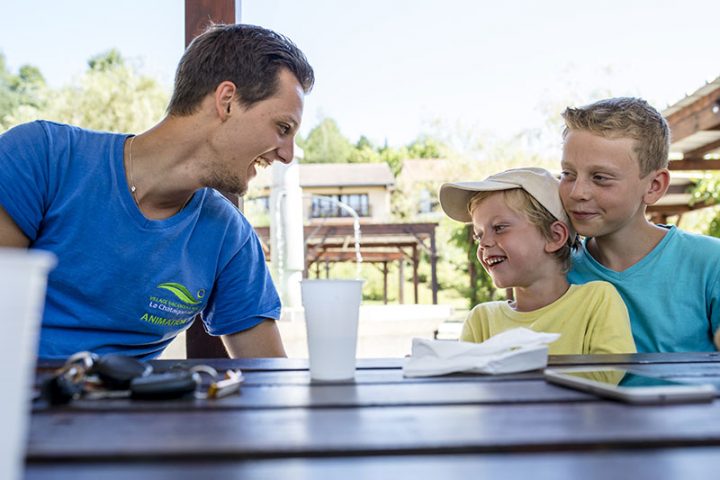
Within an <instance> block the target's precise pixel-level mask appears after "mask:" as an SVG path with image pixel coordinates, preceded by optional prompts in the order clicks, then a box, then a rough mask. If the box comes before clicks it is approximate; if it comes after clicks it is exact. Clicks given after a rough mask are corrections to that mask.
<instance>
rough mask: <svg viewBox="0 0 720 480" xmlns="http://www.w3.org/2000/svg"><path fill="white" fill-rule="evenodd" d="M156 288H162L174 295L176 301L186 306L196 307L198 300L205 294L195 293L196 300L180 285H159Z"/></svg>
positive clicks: (201, 292)
mask: <svg viewBox="0 0 720 480" xmlns="http://www.w3.org/2000/svg"><path fill="white" fill-rule="evenodd" d="M157 288H164V289H165V290H168V291H170V292H171V293H172V294H173V295H175V296H176V297H177V298H178V300H180V301H181V302H183V303H184V304H186V305H198V304H200V300H199V299H200V298H202V297H203V296H204V294H205V291H204V290H200V291H199V292H198V293H197V296H198V298H195V297H193V295H192V293H190V290H188V289H187V287H185V285H182V284H180V283H173V282H168V283H161V284H160V285H158V286H157Z"/></svg>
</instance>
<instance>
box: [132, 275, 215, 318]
mask: <svg viewBox="0 0 720 480" xmlns="http://www.w3.org/2000/svg"><path fill="white" fill-rule="evenodd" d="M156 288H159V289H162V290H166V291H167V292H170V293H171V294H172V296H169V295H168V294H167V293H165V295H161V294H158V295H151V296H150V298H149V299H148V304H147V307H146V308H147V309H148V310H149V311H147V312H145V313H144V314H143V315H142V316H141V317H140V320H142V321H144V322H148V323H152V324H154V325H162V326H166V327H180V326H185V325H186V324H188V323H190V322H192V320H193V318H195V315H197V314H198V312H200V310H201V309H202V307H203V306H202V298H203V297H204V296H205V290H204V289H200V290H198V292H197V293H196V294H195V295H193V294H192V293H190V290H189V289H188V288H187V287H186V286H185V285H183V284H181V283H176V282H166V283H161V284H159V285H157V286H156Z"/></svg>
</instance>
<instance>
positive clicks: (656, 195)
mask: <svg viewBox="0 0 720 480" xmlns="http://www.w3.org/2000/svg"><path fill="white" fill-rule="evenodd" d="M648 176H649V177H650V183H648V187H647V191H646V192H645V194H644V195H643V203H645V205H653V204H654V203H655V202H657V201H658V200H660V199H661V198H662V196H663V195H665V192H667V189H668V187H669V186H670V171H669V170H668V169H667V168H661V169H659V170H655V171H654V172H650V173H649V174H648Z"/></svg>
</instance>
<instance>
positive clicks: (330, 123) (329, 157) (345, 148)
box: [298, 118, 353, 163]
mask: <svg viewBox="0 0 720 480" xmlns="http://www.w3.org/2000/svg"><path fill="white" fill-rule="evenodd" d="M298 145H299V146H300V147H301V148H302V149H303V151H304V153H305V157H304V162H305V163H347V162H348V160H349V158H350V155H351V153H352V150H353V145H352V143H350V140H348V139H347V138H345V136H344V135H343V134H342V133H341V132H340V128H339V127H338V124H337V122H335V120H333V119H332V118H326V119H324V120H322V121H321V122H320V123H319V124H318V125H317V126H316V127H315V128H313V129H312V130H310V133H309V134H308V136H307V138H306V139H305V140H302V139H301V138H298Z"/></svg>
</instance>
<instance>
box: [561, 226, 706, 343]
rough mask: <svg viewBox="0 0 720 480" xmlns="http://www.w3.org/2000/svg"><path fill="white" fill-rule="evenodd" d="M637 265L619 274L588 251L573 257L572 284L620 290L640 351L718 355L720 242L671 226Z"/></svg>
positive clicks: (570, 277) (584, 250) (577, 253)
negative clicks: (603, 284) (606, 285)
mask: <svg viewBox="0 0 720 480" xmlns="http://www.w3.org/2000/svg"><path fill="white" fill-rule="evenodd" d="M666 228H669V230H668V232H667V233H666V234H665V237H664V238H663V239H662V241H661V242H660V243H658V245H657V246H656V247H655V248H654V249H653V250H652V251H651V252H650V253H648V254H647V255H646V256H645V257H644V258H643V259H642V260H640V261H639V262H638V263H636V264H635V265H633V266H632V267H630V268H628V269H626V270H623V271H622V272H616V271H614V270H610V269H608V268H606V267H604V266H603V265H601V264H600V263H599V262H598V261H597V260H595V259H594V258H593V257H592V255H590V254H589V253H588V251H587V247H586V242H587V241H585V242H583V245H582V247H581V248H580V249H579V250H578V251H577V252H575V253H574V254H573V259H572V260H573V264H572V269H571V270H570V272H569V273H568V281H569V282H570V283H579V284H582V283H587V282H589V281H591V280H605V281H607V282H610V283H612V284H613V285H615V288H617V290H618V292H620V296H622V298H623V300H624V301H625V305H626V306H627V308H628V313H629V314H630V325H631V327H632V331H633V336H634V337H635V344H636V346H637V349H638V352H707V351H714V350H715V347H714V345H713V334H714V332H715V331H716V330H717V329H718V325H720V240H719V239H717V238H714V237H708V236H704V235H695V234H692V233H688V232H684V231H682V230H679V229H677V228H675V227H674V226H672V227H666Z"/></svg>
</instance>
